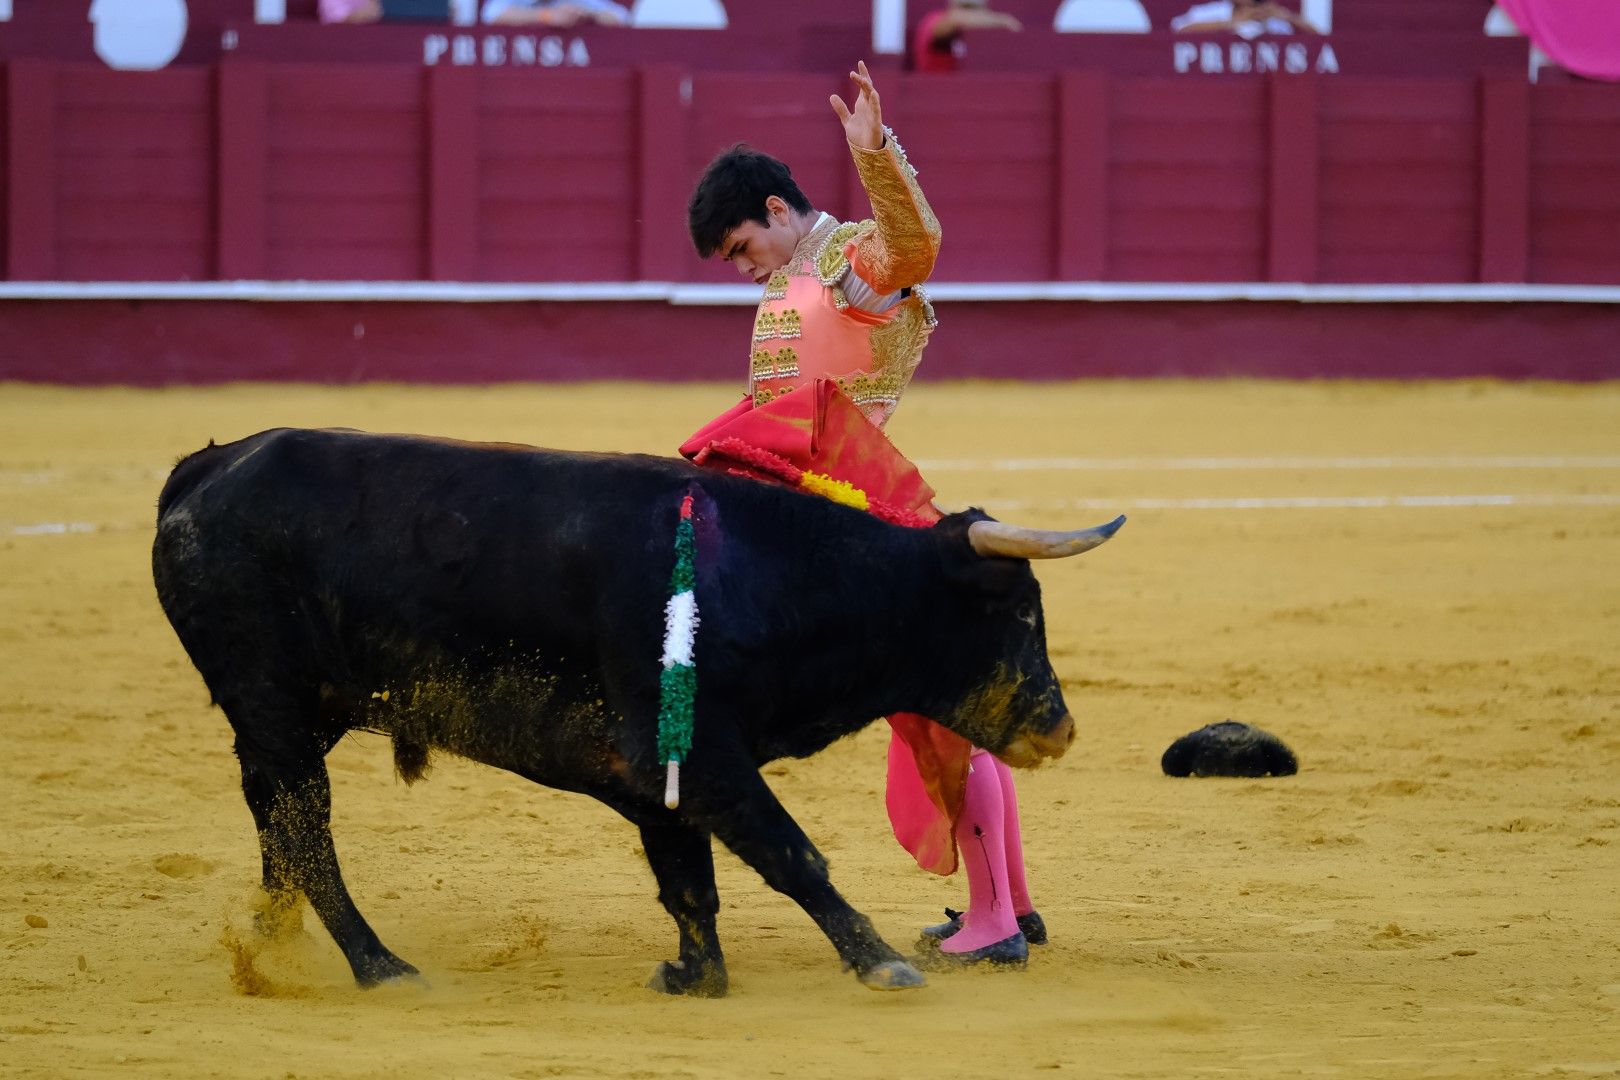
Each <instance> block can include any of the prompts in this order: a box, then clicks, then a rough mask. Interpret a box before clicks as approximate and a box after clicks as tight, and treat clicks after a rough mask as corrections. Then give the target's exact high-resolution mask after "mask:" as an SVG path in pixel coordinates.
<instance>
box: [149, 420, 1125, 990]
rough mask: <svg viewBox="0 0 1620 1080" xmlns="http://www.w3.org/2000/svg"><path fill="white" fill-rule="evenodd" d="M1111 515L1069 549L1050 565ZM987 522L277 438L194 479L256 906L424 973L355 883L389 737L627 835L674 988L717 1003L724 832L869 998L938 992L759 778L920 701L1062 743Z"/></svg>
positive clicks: (1018, 592)
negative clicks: (660, 721)
mask: <svg viewBox="0 0 1620 1080" xmlns="http://www.w3.org/2000/svg"><path fill="white" fill-rule="evenodd" d="M688 492H691V493H693V494H694V496H695V508H696V513H695V520H696V524H697V533H698V537H697V548H698V555H697V584H696V597H697V603H698V610H699V613H700V618H701V628H700V629H699V631H698V634H697V643H696V648H695V654H694V656H695V665H696V669H697V672H698V692H697V715H696V723H695V736H694V741H693V747H692V751H691V753H690V755H689V759H688V760H687V761H686V762H685V763H684V765H683V766H682V784H681V787H682V801H681V803H680V806H679V808H678V809H677V810H669V809H666V807H665V806H664V803H663V798H662V793H663V769H662V768H661V766H660V765H659V763H658V759H657V745H656V741H657V713H658V707H659V678H658V676H659V671H660V664H659V658H660V656H661V654H662V647H663V631H664V607H665V604H666V602H667V600H668V595H669V582H670V572H671V568H672V566H673V562H674V546H673V536H674V531H675V526H676V523H677V516H678V513H679V509H678V508H679V504H680V502H681V499H682V496H683V495H684V494H686V493H688ZM1113 528H1117V523H1115V524H1114V525H1112V526H1104V527H1103V528H1101V529H1099V530H1087V531H1086V532H1085V534H1081V533H1074V534H1065V535H1066V536H1067V537H1068V538H1069V541H1070V542H1069V545H1068V548H1067V549H1065V550H1063V551H1059V552H1055V553H1058V554H1068V553H1073V552H1075V551H1079V550H1084V549H1085V548H1087V547H1090V546H1095V544H1096V543H1100V542H1101V540H1102V539H1106V536H1107V535H1111V533H1112V531H1113ZM996 529H1003V530H1009V531H1011V532H1013V533H1017V532H1018V530H1016V529H1015V528H1014V527H1012V526H1001V525H1000V524H999V523H995V522H991V521H988V520H987V519H986V518H985V515H983V514H982V513H979V512H977V511H969V512H967V513H962V514H953V515H950V516H949V517H946V518H945V519H944V520H943V521H941V522H940V523H939V524H938V525H936V526H934V527H933V528H930V529H908V528H901V527H898V526H894V525H888V524H885V523H883V522H881V521H879V520H877V519H875V518H874V517H872V516H870V515H868V514H865V513H862V512H860V511H857V510H853V509H850V508H847V507H844V506H840V505H837V504H835V503H832V502H828V501H826V500H824V499H821V498H818V497H814V496H809V495H803V494H799V493H797V492H793V491H789V490H786V489H783V488H778V487H773V486H769V485H766V484H762V483H759V482H756V481H753V480H747V479H743V478H739V477H735V476H730V475H723V474H718V473H714V472H704V471H700V470H698V469H695V468H694V467H692V466H690V465H688V464H686V463H685V462H683V461H679V460H674V459H664V458H653V457H642V456H633V455H618V454H579V453H562V452H556V451H545V450H535V449H531V448H527V447H517V446H488V445H475V444H467V443H457V442H451V441H448V440H440V439H430V438H423V437H415V436H387V435H370V434H365V433H361V432H350V431H304V430H293V429H281V430H275V431H268V432H263V433H261V434H258V435H255V436H252V437H250V438H247V439H243V440H241V441H240V442H235V443H231V444H228V445H224V446H212V445H210V446H209V447H208V448H207V449H205V450H203V451H200V452H199V453H196V454H193V455H191V456H190V457H188V458H186V459H185V460H184V461H182V462H181V463H180V464H179V465H178V466H176V468H175V470H174V472H173V474H172V475H171V476H170V478H169V480H168V483H167V484H166V485H165V486H164V489H163V493H162V496H161V498H160V500H159V503H158V527H157V539H156V542H155V544H154V546H153V552H152V564H153V576H154V578H155V580H156V583H157V592H158V598H159V600H160V601H161V602H162V605H163V610H164V612H165V613H166V614H167V615H168V617H169V621H170V622H171V623H172V624H173V625H174V629H175V632H176V633H177V634H178V635H179V637H180V641H181V643H182V644H183V645H184V646H185V649H186V651H187V652H188V653H189V654H190V656H191V659H192V661H193V662H194V663H195V664H196V666H197V669H198V671H200V672H201V673H202V676H203V679H204V680H205V682H206V683H207V685H208V689H209V691H210V693H211V694H212V696H213V700H214V701H215V702H217V703H218V704H219V705H220V707H221V708H222V709H223V710H224V712H225V715H226V717H227V718H228V719H229V721H230V724H231V727H232V728H233V729H234V731H235V733H236V754H237V757H238V759H239V760H240V763H241V768H242V788H243V792H244V794H245V795H246V797H247V803H248V808H249V809H250V810H251V811H252V814H253V821H254V825H255V826H256V827H257V830H258V835H259V844H260V848H261V851H262V854H263V860H264V887H265V889H266V891H267V892H268V893H269V895H270V897H271V899H272V902H273V903H274V904H276V905H279V906H280V907H281V909H282V910H284V911H292V910H295V909H296V904H297V898H298V895H299V894H300V893H302V894H303V895H304V896H305V897H307V898H308V900H309V902H310V905H311V906H312V907H313V908H314V910H315V912H316V914H317V915H318V916H319V918H320V920H321V922H322V924H324V925H325V927H326V929H327V930H328V931H329V932H330V933H331V934H332V936H333V938H334V939H336V941H337V944H338V946H339V948H341V949H342V950H343V954H344V956H345V957H346V958H347V959H348V961H349V964H350V965H351V966H352V968H353V969H354V974H355V978H356V979H357V980H358V981H359V982H360V983H361V984H362V985H371V984H374V983H377V982H379V981H382V980H386V979H392V978H398V977H401V976H408V975H414V974H415V970H416V969H415V968H413V967H412V966H411V965H409V964H407V963H406V962H405V961H403V960H401V959H400V958H399V957H397V956H395V955H394V954H393V953H391V952H390V951H389V950H388V949H387V948H385V947H384V946H383V944H382V942H381V941H379V940H378V938H377V935H376V934H375V933H374V932H373V931H372V929H371V927H370V926H369V925H368V924H367V923H366V920H365V919H364V917H363V916H362V915H361V914H360V912H359V911H358V910H357V909H356V907H355V905H354V902H353V901H352V900H351V899H350V896H349V893H348V890H347V889H346V888H345V887H344V884H343V880H342V877H341V876H340V874H339V870H338V861H337V854H336V851H335V850H334V848H333V845H332V837H331V832H330V810H331V789H330V786H329V782H328V777H327V771H326V764H325V755H326V754H327V752H328V751H329V750H331V748H332V747H333V745H334V744H335V743H336V742H337V741H338V739H340V738H341V737H342V736H343V735H344V734H345V733H346V732H348V731H351V730H357V729H366V730H374V731H380V732H386V733H388V734H390V735H392V737H393V740H394V747H395V756H396V764H397V766H398V768H399V771H400V773H401V775H402V776H404V777H405V778H406V779H407V780H411V779H415V778H417V777H419V776H420V775H422V773H423V772H424V771H425V769H426V766H427V763H428V754H429V752H430V750H432V749H443V750H448V751H451V752H454V753H457V754H460V755H463V756H466V757H468V758H471V759H473V760H475V761H480V762H483V763H485V764H488V765H492V766H495V767H496V768H502V769H508V770H510V771H512V772H514V773H517V774H518V775H520V776H524V777H527V778H528V779H530V780H533V781H535V782H536V783H540V784H546V785H548V786H551V787H555V788H561V789H564V790H568V791H577V792H581V793H583V794H586V795H590V796H592V797H594V798H596V799H599V800H601V801H602V802H604V803H606V804H607V805H608V806H611V807H612V808H613V809H614V810H617V811H618V812H619V813H620V814H622V815H623V816H624V817H626V818H628V819H629V820H630V821H631V822H633V823H634V824H635V825H636V827H637V828H638V829H640V831H641V841H642V846H643V848H644V850H645V851H646V855H647V861H648V863H649V864H651V867H652V871H653V874H654V875H655V877H656V878H657V881H658V897H659V900H660V902H662V904H663V905H664V907H665V908H666V909H667V910H668V911H669V913H670V915H671V916H672V917H673V918H674V920H675V924H676V926H677V928H678V929H679V938H680V956H679V959H678V960H676V961H674V962H670V963H664V964H661V965H660V966H659V968H658V971H657V973H656V974H655V975H654V978H653V982H652V984H651V985H652V986H654V988H656V989H660V990H664V991H666V992H671V993H680V992H688V993H703V994H720V993H724V991H725V989H726V971H725V961H724V958H723V956H722V953H721V949H720V942H719V939H718V937H717V936H716V933H715V914H716V912H717V910H718V908H719V899H718V896H717V894H716V892H715V884H714V864H713V858H712V853H711V848H710V838H711V836H717V837H719V838H720V840H721V841H723V842H724V843H725V845H726V846H727V847H729V848H730V849H731V850H732V851H733V852H735V853H736V854H737V856H738V857H739V858H741V859H742V860H743V861H744V862H746V863H748V865H750V866H752V867H753V868H754V869H755V870H757V871H758V872H759V874H760V876H761V877H763V878H764V879H765V881H766V882H767V883H768V884H770V885H771V886H772V887H773V888H775V889H777V890H778V891H780V892H782V893H785V894H786V895H788V896H789V897H791V898H792V899H793V900H795V901H796V902H797V903H798V904H799V906H800V907H802V908H804V910H805V911H806V912H807V913H808V914H809V915H810V917H811V918H812V919H814V920H815V922H816V924H817V925H818V926H820V927H821V929H822V930H823V931H824V932H825V933H826V935H827V937H828V938H829V939H830V940H831V941H832V943H833V945H834V947H835V948H836V949H837V950H838V955H839V956H840V957H841V958H842V960H843V962H844V965H845V967H846V968H854V969H855V971H856V972H857V974H858V975H859V977H860V979H861V981H862V982H864V983H866V984H867V985H868V986H872V987H875V988H894V987H901V986H913V985H918V984H920V983H921V981H922V979H921V976H920V975H918V973H917V972H916V971H915V969H913V968H912V967H911V966H910V965H908V964H907V963H906V962H905V961H904V960H903V959H902V958H901V956H900V954H899V953H897V952H896V951H895V950H894V949H892V948H890V947H889V946H888V945H887V944H886V943H885V942H884V941H883V940H882V938H880V937H879V936H878V934H877V932H876V931H875V930H874V929H873V927H872V924H871V923H870V922H869V921H868V920H867V918H866V917H865V916H863V915H861V914H860V913H859V912H857V911H855V910H854V909H853V908H852V907H850V905H849V904H848V903H847V902H846V901H845V900H844V899H843V898H842V897H841V896H840V895H839V894H838V892H837V891H836V890H835V889H834V888H833V886H832V884H831V882H830V881H829V879H828V874H827V865H826V862H825V860H824V859H823V858H822V856H821V855H820V853H819V852H817V851H816V849H815V847H814V846H813V845H812V844H811V843H810V841H809V839H808V838H807V837H806V836H805V835H804V833H803V832H802V831H801V830H800V829H799V826H798V825H797V824H796V823H795V822H794V821H793V819H792V818H791V817H790V816H789V815H788V813H787V811H786V810H784V809H783V807H782V805H781V804H780V803H778V802H777V800H776V798H775V796H774V795H772V793H771V791H770V789H769V788H768V787H767V786H766V785H765V783H764V781H763V780H762V779H761V777H760V775H759V768H760V766H761V765H763V764H764V763H766V762H768V761H771V760H772V759H774V758H779V757H803V756H806V755H809V754H813V753H815V752H816V751H817V750H820V749H822V748H823V747H825V746H827V745H828V744H830V743H831V742H833V741H834V740H835V739H838V738H839V737H841V736H844V735H848V734H850V733H851V732H854V731H856V730H858V729H859V728H861V727H863V726H865V725H866V724H867V723H869V722H870V721H871V720H873V719H874V718H876V717H879V716H884V715H887V714H890V713H894V712H900V711H906V712H915V713H921V714H923V715H925V716H930V717H933V718H935V719H937V720H938V721H939V722H940V723H942V724H944V725H945V726H946V727H948V728H950V729H951V730H953V731H955V732H957V733H959V734H961V735H963V736H964V737H966V738H968V739H970V740H972V741H973V742H974V743H976V744H978V745H980V746H983V747H985V748H987V749H989V750H991V751H994V752H997V753H999V754H1001V755H1002V756H1003V758H1004V759H1006V760H1008V761H1010V762H1011V763H1013V764H1021V765H1028V764H1034V763H1035V762H1037V761H1039V760H1040V759H1041V758H1042V757H1050V756H1056V755H1058V754H1061V753H1062V752H1063V750H1064V749H1065V747H1066V746H1067V744H1068V742H1069V740H1070V739H1071V738H1072V737H1073V722H1072V720H1071V719H1070V717H1069V714H1068V710H1067V708H1066V707H1065V705H1064V703H1063V698H1062V694H1061V692H1060V688H1059V685H1058V680H1057V677H1056V676H1055V675H1054V673H1053V671H1052V668H1051V664H1050V663H1049V661H1048V660H1047V655H1046V640H1045V628H1044V624H1043V620H1042V613H1041V605H1040V591H1039V588H1038V586H1037V584H1036V582H1035V577H1034V575H1033V574H1032V573H1031V572H1030V567H1029V563H1028V561H1027V560H1026V559H1024V558H1018V557H998V556H994V555H992V556H988V557H987V556H986V555H985V554H981V552H984V551H985V550H986V548H985V546H984V544H983V543H981V542H980V541H981V540H982V539H983V534H986V533H987V532H991V531H994V530H996ZM975 530H977V531H975ZM1029 535H1036V536H1038V537H1048V536H1050V535H1051V534H1029ZM1029 535H1025V536H1023V537H1022V540H1023V541H1025V542H1027V541H1028V539H1029ZM1082 535H1084V536H1085V539H1084V540H1083V541H1080V542H1076V541H1075V540H1074V538H1076V537H1081V536H1082ZM1013 539H1014V541H1015V542H1014V543H1013V544H1012V546H1011V547H1010V548H1008V549H1007V550H1008V551H1009V552H1010V553H1012V554H1014V555H1017V554H1027V552H1026V551H1024V550H1023V549H1022V548H1020V547H1019V546H1018V543H1017V542H1016V541H1018V540H1019V539H1020V538H1019V537H1018V536H1014V538H1013ZM1052 553H1054V552H1047V554H1052ZM876 767H877V766H876V764H875V763H874V768H876Z"/></svg>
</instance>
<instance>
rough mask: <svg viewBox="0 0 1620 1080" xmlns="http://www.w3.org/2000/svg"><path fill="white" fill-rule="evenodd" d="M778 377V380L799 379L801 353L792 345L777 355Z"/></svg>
mask: <svg viewBox="0 0 1620 1080" xmlns="http://www.w3.org/2000/svg"><path fill="white" fill-rule="evenodd" d="M776 377H777V378H778V379H797V378H798V377H799V353H798V350H796V349H794V348H793V347H792V346H791V345H790V346H788V347H787V348H785V349H782V350H780V351H779V352H777V354H776Z"/></svg>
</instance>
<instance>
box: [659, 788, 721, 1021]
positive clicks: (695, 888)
mask: <svg viewBox="0 0 1620 1080" xmlns="http://www.w3.org/2000/svg"><path fill="white" fill-rule="evenodd" d="M657 813H658V814H659V815H661V819H660V818H653V819H648V820H643V821H642V822H641V823H640V824H641V847H642V850H643V851H645V852H646V853H647V863H648V865H649V866H651V867H652V871H653V876H654V877H656V878H657V879H658V901H659V903H661V904H663V905H664V910H665V911H668V912H669V914H670V918H672V919H674V920H675V926H676V927H677V929H678V930H679V931H680V941H681V945H680V959H678V960H674V961H665V962H663V963H661V964H659V965H658V969H657V970H656V971H654V972H653V977H652V979H651V981H649V982H648V983H647V985H648V987H649V988H651V989H653V990H657V991H659V992H661V993H665V994H692V995H694V996H697V997H723V996H724V995H725V993H726V989H727V986H728V980H727V977H726V959H725V956H724V955H723V954H722V953H721V951H720V936H719V934H718V933H717V932H716V930H715V924H714V920H715V916H716V915H717V914H718V913H719V911H720V895H719V893H718V892H716V891H715V887H714V852H713V849H712V848H711V846H710V844H711V841H710V839H709V834H708V833H706V832H703V831H701V830H699V829H694V828H692V827H691V826H689V825H687V824H686V823H685V822H682V821H679V820H676V819H674V818H673V816H672V815H669V814H668V812H667V811H665V810H663V809H662V808H659V810H658V811H657Z"/></svg>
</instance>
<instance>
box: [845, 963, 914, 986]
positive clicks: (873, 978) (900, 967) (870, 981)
mask: <svg viewBox="0 0 1620 1080" xmlns="http://www.w3.org/2000/svg"><path fill="white" fill-rule="evenodd" d="M860 979H861V984H862V985H863V986H865V987H866V988H867V989H868V990H913V989H916V988H917V987H919V986H927V985H928V980H926V979H924V978H923V977H922V972H920V971H918V970H917V969H916V968H914V967H912V966H911V965H910V964H908V963H906V962H905V961H904V960H890V961H889V962H888V963H886V964H879V965H878V966H877V967H875V968H872V969H871V970H870V971H863V972H861V973H860Z"/></svg>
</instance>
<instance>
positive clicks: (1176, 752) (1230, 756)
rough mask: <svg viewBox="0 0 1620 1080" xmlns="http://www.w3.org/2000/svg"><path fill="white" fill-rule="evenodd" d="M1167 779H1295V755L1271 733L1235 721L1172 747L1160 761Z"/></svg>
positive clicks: (1214, 726) (1202, 730)
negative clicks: (1268, 777)
mask: <svg viewBox="0 0 1620 1080" xmlns="http://www.w3.org/2000/svg"><path fill="white" fill-rule="evenodd" d="M1159 764H1160V766H1161V767H1162V768H1163V769H1164V773H1165V775H1166V776H1292V775H1294V774H1295V773H1297V772H1299V762H1298V761H1296V760H1294V752H1293V751H1292V750H1290V749H1288V747H1286V746H1284V745H1283V741H1282V740H1281V739H1279V738H1277V736H1275V735H1273V734H1271V733H1270V732H1268V731H1261V730H1260V729H1259V728H1257V727H1250V726H1249V725H1248V724H1240V723H1238V722H1237V721H1235V720H1223V721H1222V722H1221V723H1219V724H1208V725H1206V726H1204V727H1201V728H1199V729H1198V730H1197V731H1194V732H1193V733H1191V734H1190V735H1183V736H1182V737H1181V738H1179V739H1177V740H1176V741H1175V742H1173V743H1171V744H1170V749H1168V750H1166V751H1165V752H1164V757H1163V758H1161V759H1160V760H1159Z"/></svg>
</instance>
